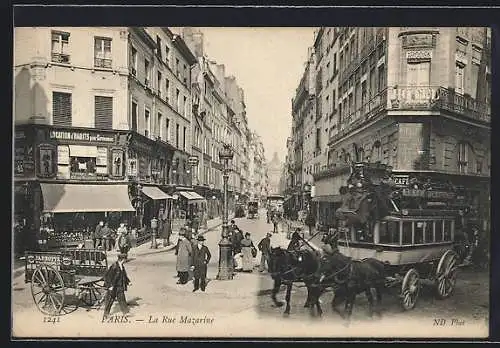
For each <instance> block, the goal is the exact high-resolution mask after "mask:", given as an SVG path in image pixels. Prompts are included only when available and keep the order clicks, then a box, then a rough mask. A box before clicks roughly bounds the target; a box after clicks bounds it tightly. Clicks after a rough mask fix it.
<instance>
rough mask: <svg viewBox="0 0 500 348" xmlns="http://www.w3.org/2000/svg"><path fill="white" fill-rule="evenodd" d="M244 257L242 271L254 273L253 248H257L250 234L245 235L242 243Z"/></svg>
mask: <svg viewBox="0 0 500 348" xmlns="http://www.w3.org/2000/svg"><path fill="white" fill-rule="evenodd" d="M240 245H241V253H242V254H243V256H242V271H243V272H252V271H253V255H252V248H255V247H254V245H253V241H252V240H251V239H250V233H248V232H247V233H245V238H243V239H242V240H241V242H240Z"/></svg>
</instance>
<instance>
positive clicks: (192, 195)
mask: <svg viewBox="0 0 500 348" xmlns="http://www.w3.org/2000/svg"><path fill="white" fill-rule="evenodd" d="M179 194H180V195H181V196H182V197H184V198H186V199H187V200H188V201H199V200H204V199H205V198H203V196H200V195H199V194H197V193H196V192H194V191H179Z"/></svg>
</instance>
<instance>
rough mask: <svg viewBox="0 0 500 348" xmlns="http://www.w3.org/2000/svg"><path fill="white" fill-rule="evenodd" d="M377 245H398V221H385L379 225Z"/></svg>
mask: <svg viewBox="0 0 500 348" xmlns="http://www.w3.org/2000/svg"><path fill="white" fill-rule="evenodd" d="M379 243H382V244H396V245H399V222H398V221H387V222H382V223H381V224H380V238H379Z"/></svg>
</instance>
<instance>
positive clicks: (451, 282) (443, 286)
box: [436, 250, 458, 299]
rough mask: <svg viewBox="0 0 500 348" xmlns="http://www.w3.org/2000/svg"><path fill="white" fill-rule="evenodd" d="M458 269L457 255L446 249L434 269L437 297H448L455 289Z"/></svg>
mask: <svg viewBox="0 0 500 348" xmlns="http://www.w3.org/2000/svg"><path fill="white" fill-rule="evenodd" d="M457 271H458V255H457V253H456V252H454V251H453V250H448V251H446V252H445V253H444V255H443V256H441V260H439V264H438V268H437V270H436V295H437V298H439V299H445V298H448V297H450V295H451V294H452V293H453V290H454V289H455V285H456V282H457Z"/></svg>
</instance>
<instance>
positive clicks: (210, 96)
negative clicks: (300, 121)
mask: <svg viewBox="0 0 500 348" xmlns="http://www.w3.org/2000/svg"><path fill="white" fill-rule="evenodd" d="M180 32H181V35H182V37H183V38H184V40H185V41H186V43H187V45H188V46H189V47H190V48H191V49H192V51H193V52H194V54H195V55H196V57H197V60H198V64H197V65H196V66H195V67H194V68H193V84H194V85H195V86H196V89H197V90H199V96H196V98H197V100H198V104H197V106H196V112H195V116H194V119H195V120H196V126H195V127H193V139H194V140H193V155H195V156H198V158H199V165H198V167H197V168H196V172H197V173H196V175H195V176H196V178H197V179H196V182H195V189H196V192H198V193H199V194H200V195H202V196H204V197H206V198H207V202H208V211H209V215H210V216H218V215H219V214H221V212H222V202H223V165H224V164H223V163H222V161H221V160H220V158H219V153H220V151H221V150H222V148H223V145H224V144H231V146H232V148H233V149H234V158H233V160H232V161H231V163H230V172H229V179H228V191H229V195H228V197H229V199H228V201H229V202H228V203H229V207H230V209H232V207H233V205H234V203H235V201H237V200H240V199H242V198H244V197H245V192H246V193H248V183H249V173H248V162H249V151H248V133H249V130H248V120H247V116H246V105H245V101H244V93H243V90H242V89H241V87H239V86H238V84H237V81H236V78H235V77H234V76H226V72H225V66H224V64H218V63H217V62H215V61H213V60H211V59H209V57H207V56H206V54H205V52H204V37H203V33H202V32H201V31H200V30H198V29H194V28H181V30H180Z"/></svg>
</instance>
